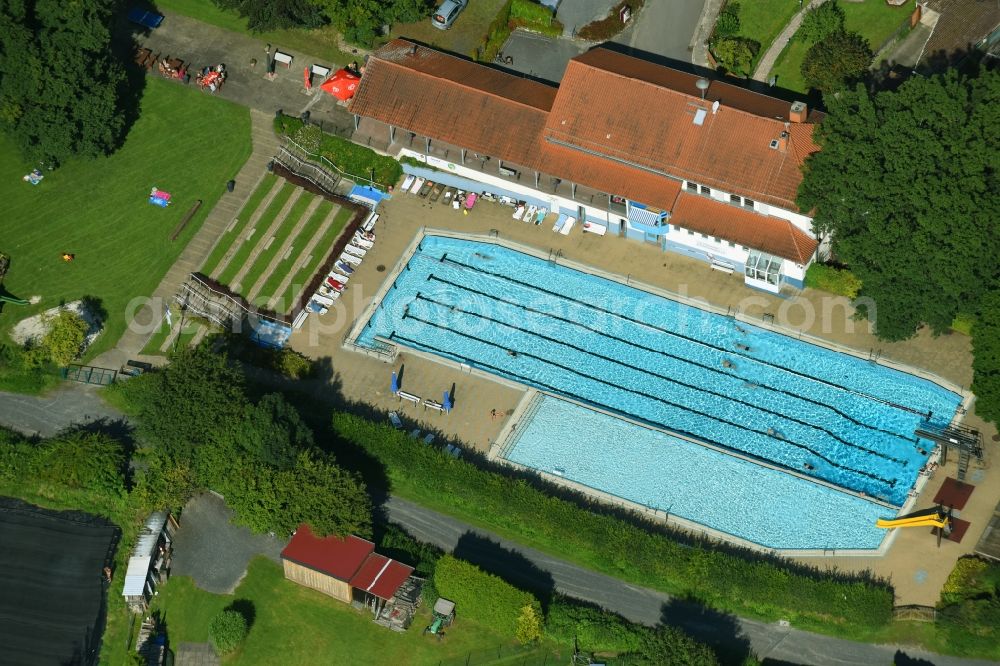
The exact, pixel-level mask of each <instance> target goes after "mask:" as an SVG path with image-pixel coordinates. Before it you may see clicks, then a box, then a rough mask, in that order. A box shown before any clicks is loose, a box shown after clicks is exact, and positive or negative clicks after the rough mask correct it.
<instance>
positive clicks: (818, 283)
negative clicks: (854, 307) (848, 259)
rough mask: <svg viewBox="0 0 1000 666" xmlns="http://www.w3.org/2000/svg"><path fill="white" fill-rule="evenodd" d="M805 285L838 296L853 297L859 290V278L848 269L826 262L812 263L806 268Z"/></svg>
mask: <svg viewBox="0 0 1000 666" xmlns="http://www.w3.org/2000/svg"><path fill="white" fill-rule="evenodd" d="M805 285H806V286H807V287H809V288H811V289H820V290H822V291H828V292H830V293H831V294H837V295H838V296H846V297H847V298H854V297H856V296H857V295H858V292H859V291H860V290H861V280H859V279H858V278H857V277H855V275H854V274H853V273H851V272H850V271H847V270H844V269H842V268H836V267H834V266H830V265H828V264H813V265H811V266H810V267H809V268H808V269H807V270H806V279H805Z"/></svg>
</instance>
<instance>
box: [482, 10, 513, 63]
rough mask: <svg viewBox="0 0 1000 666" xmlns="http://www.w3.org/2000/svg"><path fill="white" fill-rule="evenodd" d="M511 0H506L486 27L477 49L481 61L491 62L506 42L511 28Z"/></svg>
mask: <svg viewBox="0 0 1000 666" xmlns="http://www.w3.org/2000/svg"><path fill="white" fill-rule="evenodd" d="M512 3H513V0H507V2H505V3H504V4H503V6H502V7H501V8H500V11H498V12H497V15H496V16H494V17H493V20H492V21H490V24H489V26H487V28H486V39H485V40H483V44H482V46H480V47H479V49H478V50H477V54H478V57H479V60H481V61H482V62H493V61H494V60H495V59H496V57H497V54H498V53H500V49H502V48H503V45H504V44H506V43H507V38H508V37H510V33H511V31H512V28H511V27H510V7H511V4H512Z"/></svg>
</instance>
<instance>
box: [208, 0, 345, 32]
mask: <svg viewBox="0 0 1000 666" xmlns="http://www.w3.org/2000/svg"><path fill="white" fill-rule="evenodd" d="M214 1H215V4H216V5H217V6H219V7H221V8H222V9H229V10H232V11H235V12H237V13H238V14H239V15H240V16H241V17H243V18H245V19H246V20H247V27H248V28H249V29H250V30H253V31H265V30H276V29H281V28H318V27H320V26H321V25H323V24H324V23H326V19H325V17H324V16H323V12H322V11H321V10H320V7H319V6H318V3H316V2H312V1H311V0H214Z"/></svg>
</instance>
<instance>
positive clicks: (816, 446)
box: [358, 236, 960, 506]
mask: <svg viewBox="0 0 1000 666" xmlns="http://www.w3.org/2000/svg"><path fill="white" fill-rule="evenodd" d="M376 337H382V338H385V339H389V340H391V341H392V342H394V343H395V344H398V345H401V346H404V347H411V348H415V349H421V350H424V351H427V352H430V353H432V354H436V355H439V356H443V357H447V358H450V359H453V360H456V361H459V362H462V363H466V364H468V365H471V366H474V367H477V368H480V369H482V370H484V371H486V372H489V373H492V374H495V375H499V376H503V377H506V378H508V379H512V380H514V381H517V382H520V383H523V384H527V385H530V386H534V387H536V388H539V389H541V390H543V391H547V392H550V393H553V394H556V395H564V396H567V397H571V398H574V399H576V400H579V401H582V402H585V403H589V404H592V405H594V406H597V407H600V408H602V409H606V410H608V411H611V412H615V413H619V414H622V415H624V416H627V417H629V418H631V419H636V420H639V421H642V422H644V423H649V424H652V425H654V426H656V427H659V428H664V429H667V430H670V431H672V432H674V433H678V434H681V435H685V436H689V437H692V438H695V439H697V440H699V441H702V442H706V443H709V444H712V445H715V446H718V447H723V448H726V449H729V450H732V451H736V452H739V453H740V454H742V455H745V456H749V457H752V458H757V459H760V460H763V461H767V462H769V463H772V464H775V465H779V466H784V467H787V468H789V469H793V470H798V471H800V472H802V473H804V474H807V475H811V476H814V477H816V478H819V479H823V480H825V481H828V482H830V483H832V484H835V485H838V486H842V487H844V488H847V489H850V490H854V491H859V492H864V493H866V494H868V495H870V496H874V497H879V498H883V499H885V500H886V501H889V502H891V503H893V504H895V505H897V506H898V505H902V503H903V502H904V501H905V499H906V495H907V492H908V490H909V489H910V487H911V486H912V485H913V483H914V481H915V480H916V478H917V474H918V472H919V469H920V467H921V466H922V465H923V464H924V463H925V462H926V460H927V458H928V454H929V453H928V452H929V451H930V450H931V448H932V444H931V443H930V442H923V441H921V442H918V441H917V440H916V439H915V438H914V436H913V431H914V429H915V427H916V426H917V424H919V423H920V422H921V421H922V420H924V419H926V418H928V416H930V418H931V419H932V420H934V421H936V422H940V423H947V422H949V421H950V420H951V418H952V416H953V414H954V413H955V409H956V407H957V406H958V404H959V402H960V397H959V396H958V395H957V394H956V393H953V392H951V391H949V390H947V389H945V388H943V387H941V386H938V385H937V384H934V383H933V382H930V381H927V380H924V379H921V378H918V377H915V376H912V375H908V374H906V373H903V372H899V371H897V370H893V369H891V368H887V367H884V366H881V365H878V364H875V363H871V362H867V361H864V360H861V359H858V358H856V357H853V356H850V355H847V354H842V353H838V352H834V351H831V350H828V349H825V348H822V347H818V346H816V345H812V344H809V343H806V342H802V341H800V340H795V339H793V338H789V337H787V336H783V335H780V334H777V333H772V332H770V331H767V330H764V329H759V328H756V327H753V326H750V325H747V324H741V323H739V322H737V321H735V320H734V319H732V318H729V317H724V316H721V315H716V314H712V313H708V312H705V311H703V310H700V309H698V308H694V307H691V306H688V305H684V304H682V303H679V302H676V301H672V300H670V299H667V298H663V297H659V296H655V295H652V294H649V293H646V292H643V291H640V290H637V289H634V288H632V287H628V286H626V285H623V284H620V283H617V282H613V281H611V280H608V279H605V278H602V277H598V276H594V275H590V274H588V273H584V272H581V271H577V270H574V269H571V268H568V267H565V266H559V265H556V264H554V263H551V262H548V261H545V260H542V259H538V258H535V257H532V256H529V255H526V254H524V253H521V252H517V251H515V250H511V249H508V248H504V247H499V246H496V245H493V244H490V243H482V242H477V241H470V240H463V239H455V238H443V237H436V236H427V237H425V238H424V239H423V241H422V242H421V244H420V247H419V248H418V250H417V252H415V253H414V255H413V256H412V257H411V258H410V259H409V261H408V263H407V265H406V268H405V270H403V272H402V273H401V274H400V275H399V276H398V277H397V278H396V280H395V282H394V284H393V286H392V288H390V289H389V290H388V291H387V293H386V295H385V297H384V299H383V301H382V303H381V305H380V307H379V308H378V309H377V310H376V311H375V313H374V314H373V315H372V317H371V319H370V320H369V322H368V324H367V326H366V327H365V328H364V330H363V331H362V333H361V335H360V336H359V337H358V343H359V344H362V345H373V344H374V341H375V338H376ZM674 439H675V438H671V441H673V440H674ZM667 445H668V444H666V443H664V444H663V446H667ZM609 452H611V453H613V454H614V457H618V452H617V451H613V450H612V449H606V450H605V455H606V456H607V455H608V453H609ZM719 455H721V454H719ZM754 467H759V466H754ZM747 469H749V468H747ZM588 485H594V486H595V487H598V488H600V487H601V485H600V484H596V485H595V484H588ZM827 492H833V491H829V490H827Z"/></svg>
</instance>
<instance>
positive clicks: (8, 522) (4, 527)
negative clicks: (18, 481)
mask: <svg viewBox="0 0 1000 666" xmlns="http://www.w3.org/2000/svg"><path fill="white" fill-rule="evenodd" d="M117 539H118V529H117V528H116V527H114V526H113V525H108V524H106V523H105V522H104V521H103V520H102V519H99V518H96V517H93V516H87V515H86V514H82V513H78V512H63V513H57V512H54V511H48V510H45V509H38V508H37V507H31V506H30V505H27V504H22V503H19V502H16V501H13V500H8V499H6V498H0V664H4V666H20V665H22V664H23V665H25V666H27V665H31V666H37V665H38V664H60V665H76V664H89V663H92V662H93V661H94V660H95V659H96V656H97V651H98V650H99V648H100V639H101V635H102V634H103V632H104V608H105V585H104V582H103V581H102V579H101V571H102V569H103V568H104V566H105V561H106V558H108V557H109V554H110V549H111V547H112V544H115V543H117ZM118 573H119V575H124V572H118Z"/></svg>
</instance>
